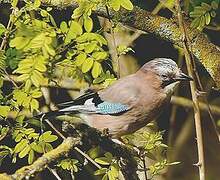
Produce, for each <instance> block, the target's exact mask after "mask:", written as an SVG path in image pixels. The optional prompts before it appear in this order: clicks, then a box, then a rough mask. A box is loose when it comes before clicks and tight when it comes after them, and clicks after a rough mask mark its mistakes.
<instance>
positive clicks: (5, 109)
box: [0, 105, 10, 117]
mask: <svg viewBox="0 0 220 180" xmlns="http://www.w3.org/2000/svg"><path fill="white" fill-rule="evenodd" d="M9 111H10V107H9V106H1V105H0V116H2V117H7V116H8V113H9Z"/></svg>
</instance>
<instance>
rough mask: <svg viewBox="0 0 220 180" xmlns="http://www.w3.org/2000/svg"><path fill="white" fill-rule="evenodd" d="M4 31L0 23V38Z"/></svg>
mask: <svg viewBox="0 0 220 180" xmlns="http://www.w3.org/2000/svg"><path fill="white" fill-rule="evenodd" d="M5 31H6V28H5V26H4V25H3V24H1V23H0V36H1V35H2V34H3V33H4V32H5Z"/></svg>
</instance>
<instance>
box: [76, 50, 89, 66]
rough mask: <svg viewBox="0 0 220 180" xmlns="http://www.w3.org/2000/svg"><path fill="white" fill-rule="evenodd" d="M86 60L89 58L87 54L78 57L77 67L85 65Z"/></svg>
mask: <svg viewBox="0 0 220 180" xmlns="http://www.w3.org/2000/svg"><path fill="white" fill-rule="evenodd" d="M86 58H87V55H86V53H84V52H83V53H80V54H79V55H78V56H76V58H75V59H76V60H75V64H76V65H77V66H81V65H82V64H83V63H84V61H85V60H86Z"/></svg>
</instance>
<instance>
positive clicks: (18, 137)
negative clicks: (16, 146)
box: [15, 133, 23, 142]
mask: <svg viewBox="0 0 220 180" xmlns="http://www.w3.org/2000/svg"><path fill="white" fill-rule="evenodd" d="M22 137H23V134H22V133H19V134H17V136H16V137H15V142H19V141H21V139H22Z"/></svg>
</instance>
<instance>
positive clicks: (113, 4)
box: [109, 0, 121, 11]
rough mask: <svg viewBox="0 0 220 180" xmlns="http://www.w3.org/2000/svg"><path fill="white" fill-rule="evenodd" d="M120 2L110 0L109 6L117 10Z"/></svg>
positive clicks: (118, 0)
mask: <svg viewBox="0 0 220 180" xmlns="http://www.w3.org/2000/svg"><path fill="white" fill-rule="evenodd" d="M120 5H121V2H120V0H110V1H109V6H110V7H112V9H114V10H115V11H119V9H120Z"/></svg>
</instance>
